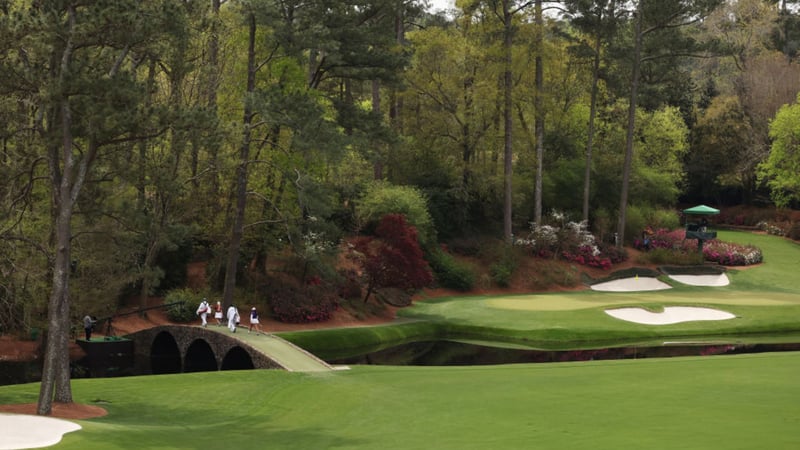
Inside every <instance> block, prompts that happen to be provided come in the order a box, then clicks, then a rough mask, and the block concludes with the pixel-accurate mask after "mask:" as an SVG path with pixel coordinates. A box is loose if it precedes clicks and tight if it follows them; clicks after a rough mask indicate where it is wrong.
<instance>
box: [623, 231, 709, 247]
mask: <svg viewBox="0 0 800 450" xmlns="http://www.w3.org/2000/svg"><path fill="white" fill-rule="evenodd" d="M644 234H646V235H647V238H648V241H647V242H645V240H644V236H643V237H641V238H637V239H635V240H634V242H633V247H634V248H636V249H637V250H652V249H656V248H664V249H672V250H681V251H687V250H694V249H696V248H697V239H686V230H684V229H682V228H681V229H677V230H667V229H665V228H660V229H658V230H655V231H653V230H646V231H645V233H644Z"/></svg>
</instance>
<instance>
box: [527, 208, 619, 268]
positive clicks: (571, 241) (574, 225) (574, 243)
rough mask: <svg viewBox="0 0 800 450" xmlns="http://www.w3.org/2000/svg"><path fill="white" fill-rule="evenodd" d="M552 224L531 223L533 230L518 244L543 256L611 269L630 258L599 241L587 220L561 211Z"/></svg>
mask: <svg viewBox="0 0 800 450" xmlns="http://www.w3.org/2000/svg"><path fill="white" fill-rule="evenodd" d="M550 221H551V224H547V225H537V224H535V223H531V232H530V233H529V234H528V236H527V237H525V238H520V239H516V240H515V241H514V244H515V245H521V246H525V247H530V248H531V250H532V251H533V254H534V255H536V256H539V257H542V258H548V257H556V256H560V257H561V258H563V259H565V260H567V261H570V262H574V263H576V264H581V265H585V266H590V267H598V268H602V269H610V268H611V265H612V264H614V263H617V262H621V261H624V260H625V259H627V254H626V253H625V252H624V251H621V250H618V249H616V248H615V249H614V250H613V251H608V250H609V248H610V247H604V246H600V245H598V244H597V242H596V240H595V237H594V235H593V234H592V233H590V232H589V230H588V224H587V223H586V222H585V221H582V222H571V221H567V219H566V216H565V215H564V214H562V213H560V212H557V211H556V212H553V213H552V214H551V217H550Z"/></svg>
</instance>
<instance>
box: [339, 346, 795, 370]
mask: <svg viewBox="0 0 800 450" xmlns="http://www.w3.org/2000/svg"><path fill="white" fill-rule="evenodd" d="M798 350H800V344H685V343H674V344H666V345H660V346H645V347H641V346H635V347H609V348H599V349H585V350H532V349H515V348H500V347H493V346H489V345H476V344H472V343H465V342H457V341H425V342H412V343H408V344H403V345H398V346H395V347H391V348H387V349H383V350H379V351H375V352H371V353H366V354H361V355H354V356H350V357H344V358H336V359H330V360H327V362H328V363H331V364H365V365H393V366H478V365H492V364H518V363H553V362H568V361H592V360H608V359H641V358H669V357H675V356H709V355H726V354H743V353H763V352H777V351H798Z"/></svg>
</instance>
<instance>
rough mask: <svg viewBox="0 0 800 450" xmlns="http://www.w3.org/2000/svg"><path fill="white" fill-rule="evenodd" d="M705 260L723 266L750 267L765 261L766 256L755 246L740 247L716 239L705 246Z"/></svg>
mask: <svg viewBox="0 0 800 450" xmlns="http://www.w3.org/2000/svg"><path fill="white" fill-rule="evenodd" d="M703 258H705V260H706V261H711V262H715V263H717V264H722V265H723V266H749V265H751V264H758V263H760V262H761V261H763V260H764V255H763V254H762V253H761V249H759V248H758V247H756V246H754V245H738V244H732V243H730V242H722V241H718V240H716V239H714V240H712V241H708V242H706V243H705V245H704V246H703Z"/></svg>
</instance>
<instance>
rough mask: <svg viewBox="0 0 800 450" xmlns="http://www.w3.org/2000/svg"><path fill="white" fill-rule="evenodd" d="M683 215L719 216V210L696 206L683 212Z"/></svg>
mask: <svg viewBox="0 0 800 450" xmlns="http://www.w3.org/2000/svg"><path fill="white" fill-rule="evenodd" d="M683 213H684V214H697V215H711V214H719V210H718V209H715V208H712V207H710V206H706V205H697V206H693V207H691V208H688V209H684V210H683Z"/></svg>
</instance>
